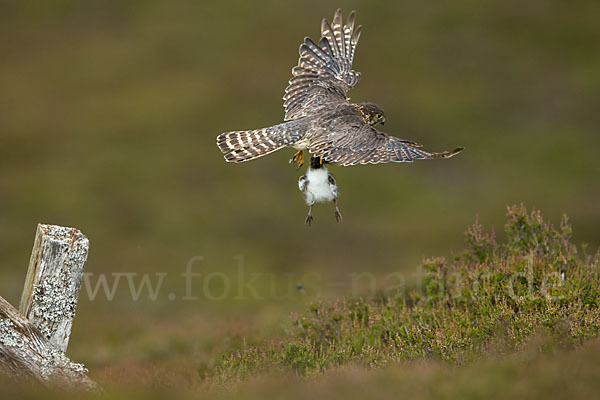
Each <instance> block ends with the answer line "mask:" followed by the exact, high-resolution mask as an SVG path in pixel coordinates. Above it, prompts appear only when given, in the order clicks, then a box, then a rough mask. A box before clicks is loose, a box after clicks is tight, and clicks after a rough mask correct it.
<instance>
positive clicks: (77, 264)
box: [19, 224, 89, 352]
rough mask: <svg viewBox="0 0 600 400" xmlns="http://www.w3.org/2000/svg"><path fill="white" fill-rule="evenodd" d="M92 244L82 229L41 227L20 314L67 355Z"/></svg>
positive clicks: (40, 225) (30, 262)
mask: <svg viewBox="0 0 600 400" xmlns="http://www.w3.org/2000/svg"><path fill="white" fill-rule="evenodd" d="M88 249H89V241H88V239H87V238H86V237H85V235H83V234H82V233H81V232H80V231H79V230H77V229H75V228H66V227H62V226H56V225H45V224H39V225H38V228H37V232H36V236H35V241H34V245H33V251H32V253H31V259H30V261H29V269H28V271H27V278H26V279H25V286H24V288H23V295H22V297H21V304H20V306H19V311H20V312H21V313H22V314H23V315H24V316H25V317H26V318H27V319H28V320H29V321H31V323H32V324H33V325H34V326H35V327H37V328H38V329H39V330H40V331H41V332H42V334H43V335H44V336H46V338H47V339H49V340H50V342H51V343H52V344H54V345H55V346H56V347H58V348H59V349H61V350H62V351H63V352H66V350H67V346H68V344H69V336H70V334H71V326H72V324H73V318H74V317H75V309H76V307H77V301H78V300H79V292H80V289H81V282H82V277H83V267H84V265H85V261H86V259H87V254H88Z"/></svg>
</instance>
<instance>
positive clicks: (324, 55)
mask: <svg viewBox="0 0 600 400" xmlns="http://www.w3.org/2000/svg"><path fill="white" fill-rule="evenodd" d="M360 32H361V26H358V27H357V28H356V30H354V11H353V12H351V13H350V15H348V20H347V21H346V25H343V26H342V10H341V9H337V10H336V12H335V15H334V17H333V23H332V24H330V23H329V21H327V19H323V22H322V23H321V39H320V40H319V43H315V42H313V41H312V40H311V39H310V38H308V37H307V38H305V39H304V43H302V44H301V45H300V59H299V60H298V66H296V67H294V68H293V69H292V75H293V77H292V79H290V81H289V85H288V87H287V88H286V89H285V95H284V96H283V100H284V103H283V107H284V108H285V120H286V121H289V120H293V119H298V118H302V117H305V116H307V115H312V114H314V113H316V112H318V111H319V110H320V109H322V108H324V107H329V106H331V105H332V104H335V103H340V102H346V101H347V98H346V93H347V92H348V90H350V88H352V87H354V86H356V84H357V83H358V81H359V80H360V72H356V71H353V70H352V60H353V59H354V50H355V49H356V44H357V43H358V38H359V37H360Z"/></svg>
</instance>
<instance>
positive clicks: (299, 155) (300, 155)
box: [290, 150, 304, 169]
mask: <svg viewBox="0 0 600 400" xmlns="http://www.w3.org/2000/svg"><path fill="white" fill-rule="evenodd" d="M291 163H298V168H296V169H300V167H302V166H303V165H304V152H302V150H298V151H297V152H296V154H294V157H292V158H291V159H290V164H291Z"/></svg>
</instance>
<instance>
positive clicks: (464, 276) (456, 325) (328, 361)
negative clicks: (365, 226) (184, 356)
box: [217, 206, 600, 379]
mask: <svg viewBox="0 0 600 400" xmlns="http://www.w3.org/2000/svg"><path fill="white" fill-rule="evenodd" d="M506 233H507V236H508V239H507V243H505V244H502V243H497V242H496V241H495V240H494V239H493V238H492V237H491V236H489V235H485V234H483V233H482V227H481V226H480V225H478V224H476V225H474V226H473V227H472V228H471V229H469V230H468V232H467V242H468V244H469V247H468V249H467V250H465V252H464V253H463V254H462V255H461V256H458V257H456V259H455V260H454V261H453V262H452V263H447V262H446V260H444V259H443V258H435V259H431V260H426V261H425V263H424V265H423V268H424V270H425V276H424V281H423V282H422V284H421V285H419V286H418V287H417V288H416V290H414V291H412V292H411V293H410V294H408V295H406V294H403V293H400V294H399V295H398V296H396V297H395V298H387V297H382V298H379V299H375V300H370V301H366V300H364V299H358V300H349V301H336V302H333V303H318V304H314V305H310V306H309V310H308V311H307V312H305V313H304V314H303V315H301V316H299V317H296V318H295V319H294V325H295V330H294V331H293V332H292V334H291V335H289V336H288V337H287V338H286V339H285V340H283V341H281V342H277V341H275V342H273V341H270V342H267V343H266V344H263V345H262V346H251V347H249V348H247V349H243V350H240V351H236V352H233V353H232V354H231V355H230V356H228V357H225V358H224V361H223V363H222V365H221V366H220V367H219V368H217V377H220V378H224V379H231V377H247V376H252V375H255V374H257V373H260V372H263V371H264V370H268V369H271V368H274V367H283V368H289V369H291V370H292V371H294V372H296V373H298V374H301V375H304V374H307V373H312V372H315V371H324V370H326V369H329V368H332V367H335V366H340V365H345V364H348V363H351V362H354V363H359V364H364V365H368V366H380V365H385V364H387V363H390V362H398V361H405V360H414V359H423V360H430V359H435V360H438V359H439V360H443V361H446V362H451V363H458V364H462V363H465V362H466V361H470V360H473V359H476V358H477V357H481V356H484V355H485V356H487V355H489V353H490V352H501V353H505V352H511V351H515V350H520V349H522V348H523V346H525V345H526V344H527V343H528V342H529V341H531V339H532V336H534V335H536V334H537V335H542V336H543V337H545V338H547V343H546V344H544V345H543V346H541V344H540V346H541V348H543V347H548V346H555V345H557V344H558V345H559V346H562V347H565V348H572V347H574V346H577V345H580V344H581V343H582V342H583V341H585V340H587V339H590V338H594V337H596V336H597V335H598V332H599V330H600V309H599V308H598V299H600V270H599V269H598V265H599V262H600V252H599V253H597V254H596V255H595V256H594V257H586V258H585V259H578V258H577V256H576V250H575V246H573V244H572V243H571V242H570V235H571V228H570V226H568V225H567V223H566V217H565V219H564V221H563V223H562V224H561V227H560V229H559V230H557V229H555V228H554V227H553V226H552V225H551V224H549V223H548V222H546V221H544V220H543V219H542V217H541V214H540V213H539V212H535V211H534V212H532V213H531V214H528V213H527V211H526V209H525V207H523V206H520V207H511V208H509V209H508V213H507V223H506ZM482 244H485V246H482ZM482 248H485V250H484V251H482V250H481V249H482Z"/></svg>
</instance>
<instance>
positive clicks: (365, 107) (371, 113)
mask: <svg viewBox="0 0 600 400" xmlns="http://www.w3.org/2000/svg"><path fill="white" fill-rule="evenodd" d="M357 105H358V109H359V110H360V113H361V114H362V117H363V119H364V121H365V123H367V124H369V125H371V126H375V125H377V124H381V125H384V124H385V114H384V112H383V110H382V109H381V107H379V106H378V105H377V104H375V103H369V102H365V103H359V104H357Z"/></svg>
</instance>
